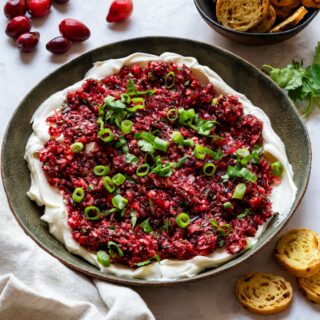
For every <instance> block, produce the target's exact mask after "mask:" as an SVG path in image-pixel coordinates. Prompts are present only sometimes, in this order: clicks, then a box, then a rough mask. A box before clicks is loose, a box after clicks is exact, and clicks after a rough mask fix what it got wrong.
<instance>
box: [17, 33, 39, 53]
mask: <svg viewBox="0 0 320 320" xmlns="http://www.w3.org/2000/svg"><path fill="white" fill-rule="evenodd" d="M39 38H40V33H39V32H27V33H24V34H22V35H21V36H20V37H19V38H18V39H17V45H18V48H19V49H20V50H21V51H23V52H30V51H32V50H33V49H34V48H35V47H36V46H37V44H38V42H39Z"/></svg>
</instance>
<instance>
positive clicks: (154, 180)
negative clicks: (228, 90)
mask: <svg viewBox="0 0 320 320" xmlns="http://www.w3.org/2000/svg"><path fill="white" fill-rule="evenodd" d="M215 96H216V93H215V89H214V87H213V85H212V84H207V85H205V86H203V85H201V84H200V82H199V81H198V80H197V79H196V78H195V77H194V75H193V74H192V73H191V71H190V69H189V68H188V67H186V66H185V65H184V66H182V67H178V65H177V64H174V63H164V62H158V61H154V62H150V63H149V64H148V66H147V67H145V68H142V67H140V66H139V65H134V66H132V67H128V66H125V67H123V68H122V69H121V70H120V71H119V73H117V74H113V75H110V76H107V77H105V78H104V79H102V80H101V81H97V80H93V79H89V80H86V81H85V82H84V84H83V85H82V87H81V88H80V89H78V90H76V91H73V92H69V93H68V95H67V98H66V101H65V104H64V105H63V106H62V107H61V109H59V110H57V111H56V112H55V113H54V114H53V115H51V116H50V117H48V118H47V123H48V124H49V126H50V128H49V133H50V136H51V139H50V141H48V142H47V143H46V144H45V146H44V148H43V149H42V150H41V152H40V153H39V158H40V161H41V162H42V167H43V170H44V172H45V174H46V177H47V179H48V181H49V183H50V185H51V186H53V187H56V188H58V189H59V190H60V192H61V194H62V195H63V197H64V201H65V203H66V208H67V213H68V223H69V226H70V227H71V229H72V235H73V238H74V239H75V240H76V241H77V242H78V243H79V244H80V245H81V246H82V247H84V248H86V249H88V250H90V251H98V250H104V251H105V253H108V254H109V255H110V257H111V260H112V261H113V262H120V263H123V264H126V265H128V266H130V267H134V266H141V265H145V264H148V263H149V262H151V260H152V259H157V260H158V259H159V258H160V259H166V258H167V259H179V260H186V259H190V258H192V257H194V256H197V255H204V256H205V255H208V254H210V253H212V252H214V251H215V249H216V248H219V247H224V248H225V249H226V251H227V252H229V253H232V254H234V253H238V252H240V251H241V250H243V249H245V248H246V246H247V237H252V236H254V235H255V233H256V231H257V228H258V226H259V225H261V224H263V223H264V222H265V221H266V219H267V218H269V217H271V215H272V208H271V202H270V200H269V199H268V196H269V195H270V193H271V190H272V184H274V183H275V182H276V180H277V177H275V176H274V175H273V174H272V171H271V166H270V164H269V163H268V162H267V160H266V158H265V156H264V155H263V153H262V152H261V145H262V142H263V141H262V129H263V123H262V122H261V121H260V120H259V119H257V118H256V117H255V116H253V115H244V113H243V106H242V104H241V103H240V102H239V101H238V98H237V97H235V96H219V97H215ZM112 97H113V98H112ZM108 101H109V103H108ZM124 120H130V121H131V122H130V121H129V125H128V123H127V130H123V129H124V127H123V121H124ZM124 132H126V133H124ZM127 132H128V133H127ZM173 132H175V133H174V134H173ZM179 133H180V134H179ZM103 140H104V141H103ZM106 141H107V142H106ZM75 143H76V144H77V145H78V147H79V146H80V148H78V150H76V149H75V148H71V146H73V147H74V144H75ZM259 146H260V147H259ZM81 147H83V149H82V148H81ZM72 150H73V151H72ZM97 166H102V167H98V169H99V168H100V169H101V168H102V169H103V168H104V169H105V170H102V171H105V172H104V173H103V172H102V173H101V172H97V170H96V169H97ZM141 166H142V167H141ZM94 169H95V170H94ZM109 169H110V170H109ZM100 171H101V170H100ZM118 173H121V175H120V177H121V178H122V179H120V180H121V181H116V180H117V179H112V177H114V176H115V175H116V174H118ZM97 174H98V175H97ZM102 175H105V176H104V177H103V176H102ZM106 175H107V176H108V177H106ZM116 177H119V175H117V176H116ZM124 178H125V181H124V182H123V180H124ZM113 180H114V181H113ZM114 182H117V184H119V185H116V184H115V183H114ZM121 183H122V184H121ZM75 190H78V191H79V190H80V196H81V197H80V198H79V199H75V195H74V191H75ZM77 196H78V197H79V194H78V195H77ZM75 200H76V201H75ZM119 202H120V203H119ZM92 206H93V207H92ZM88 207H90V208H89V209H88ZM86 208H87V209H86ZM85 210H88V211H86V212H85ZM182 213H184V214H182ZM106 256H107V255H106ZM107 258H108V259H109V257H108V256H107Z"/></svg>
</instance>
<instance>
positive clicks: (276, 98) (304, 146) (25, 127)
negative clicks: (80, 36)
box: [1, 37, 311, 286]
mask: <svg viewBox="0 0 320 320" xmlns="http://www.w3.org/2000/svg"><path fill="white" fill-rule="evenodd" d="M137 48H139V51H140V52H146V53H153V54H158V55H159V54H161V53H163V52H166V51H171V52H176V53H179V54H182V55H185V56H192V57H196V58H197V59H198V60H199V62H200V63H201V64H203V65H206V66H208V67H210V68H211V69H213V70H215V71H216V72H217V73H218V74H220V75H221V76H222V77H223V78H224V80H225V81H226V82H227V83H228V84H229V85H231V86H232V87H233V88H234V89H236V90H238V91H239V92H242V93H244V94H245V95H247V96H248V97H249V98H250V99H251V101H252V102H253V103H254V104H255V105H257V106H260V107H261V108H262V109H263V110H264V111H265V112H266V113H267V115H268V116H269V117H270V119H271V122H272V125H273V128H274V129H275V131H276V132H277V134H278V135H279V136H280V137H281V139H282V140H283V141H284V143H285V145H286V148H287V154H288V157H289V160H290V162H291V164H292V166H293V170H294V172H295V175H294V181H295V183H296V185H297V187H298V192H297V196H296V199H295V201H294V204H293V207H292V209H291V211H290V213H289V214H288V216H286V217H285V219H284V220H279V218H278V217H277V216H275V218H274V219H273V220H272V222H271V223H270V225H269V227H268V228H267V229H266V231H265V232H264V233H263V234H262V236H261V238H260V239H259V240H258V242H257V244H256V245H255V246H254V247H253V248H252V249H251V250H249V251H246V252H245V253H243V254H242V255H239V256H238V257H236V258H235V259H234V260H231V261H229V262H227V263H225V264H223V265H221V266H219V267H217V268H215V269H208V270H206V271H204V272H202V273H200V274H198V275H196V276H194V277H192V278H189V279H179V280H176V281H173V282H156V281H145V280H130V279H124V278H118V277H116V276H113V275H109V274H106V273H102V272H100V270H98V269H97V268H96V267H95V266H93V265H91V264H89V263H88V262H86V261H85V260H83V259H82V258H80V257H78V256H76V255H73V254H71V253H69V252H68V251H67V250H66V248H65V247H64V245H62V244H61V243H60V242H59V241H58V240H56V239H55V238H54V237H53V236H52V235H51V234H50V233H49V231H48V226H47V224H46V223H45V222H44V221H42V220H40V216H41V215H42V214H43V208H41V207H38V206H37V205H36V204H35V203H34V202H33V201H30V200H29V199H28V197H27V196H26V192H27V191H28V189H29V187H30V172H29V170H28V167H27V163H26V162H25V161H24V159H23V155H24V151H25V146H26V143H27V140H28V138H29V136H30V134H31V133H32V130H31V126H30V119H31V117H32V115H33V113H34V112H35V110H36V109H37V108H38V106H39V105H40V104H41V103H42V102H43V101H44V100H45V99H46V98H47V97H49V96H50V95H52V94H53V93H55V92H56V91H59V90H62V89H64V88H66V87H68V86H70V85H71V84H73V83H75V82H77V81H79V80H81V79H82V78H83V76H84V75H85V73H86V71H87V70H89V69H90V68H91V67H92V64H93V63H94V62H96V61H99V60H106V59H111V58H120V57H125V56H127V55H129V54H131V53H133V52H136V51H137ZM235 70H237V72H234V71H235ZM297 146H299V148H298V149H297ZM1 160H2V161H1V173H2V178H3V184H4V187H5V190H6V194H7V198H8V201H9V204H10V207H11V209H12V212H13V214H14V216H15V218H16V219H17V221H18V223H19V224H20V226H21V227H22V228H23V229H24V231H25V232H26V233H27V235H29V236H30V237H31V238H32V239H33V240H34V241H36V242H37V243H38V244H39V245H40V246H41V247H42V248H43V249H45V250H46V251H48V252H49V253H50V254H52V255H53V256H54V257H56V258H57V259H59V260H60V261H61V262H62V263H64V264H66V265H67V266H69V267H71V268H73V269H75V270H78V271H80V272H83V273H84V274H86V275H89V276H92V277H96V278H100V279H104V280H108V281H112V282H117V283H122V284H128V285H149V286H156V285H168V284H173V283H185V282H190V281H195V280H199V279H203V278H206V277H209V276H214V275H216V274H218V273H220V272H223V271H225V270H228V269H230V268H232V267H235V266H237V265H238V264H239V263H241V262H243V261H244V260H246V259H248V258H249V257H250V256H252V255H253V254H255V253H256V252H257V251H258V250H260V249H261V248H262V247H263V246H264V245H265V244H266V243H268V242H269V241H270V240H271V239H272V238H273V237H274V236H275V235H276V234H277V233H278V232H279V231H280V229H281V228H282V227H283V226H284V225H285V223H286V222H287V221H288V220H289V218H290V217H291V216H292V214H293V212H294V210H295V209H296V207H297V206H298V204H299V202H300V201H301V199H302V196H303V194H304V192H305V190H306V187H307V183H308V179H309V173H310V166H311V149H310V142H309V137H308V134H307V131H306V129H305V126H304V124H303V122H302V121H301V119H300V116H299V114H298V113H297V111H296V109H295V107H294V106H293V104H292V102H291V100H289V99H288V97H287V96H286V95H285V94H284V92H283V91H282V90H281V89H280V88H279V87H278V86H277V85H275V84H274V83H273V82H272V81H271V80H270V79H269V78H268V77H267V76H266V75H264V74H263V73H262V72H260V71H259V70H258V69H257V68H255V67H254V66H253V65H251V64H249V63H248V62H246V61H244V60H242V59H241V58H239V57H237V56H236V55H234V54H232V53H230V52H228V51H225V50H223V49H220V48H217V47H213V46H210V45H208V44H204V43H200V42H195V41H190V40H184V39H176V38H164V37H150V38H139V39H132V40H127V41H122V42H118V43H115V44H111V45H107V46H104V47H100V48H98V49H95V50H93V51H90V52H88V53H86V54H84V55H82V56H80V57H79V58H77V59H75V60H72V61H71V62H69V63H67V64H65V65H64V66H62V67H61V68H59V69H58V70H56V71H55V72H53V73H52V74H50V75H48V76H47V77H46V78H45V79H44V80H42V81H41V82H40V83H39V84H38V85H37V86H36V87H35V88H34V89H33V90H32V91H30V93H29V94H28V95H27V96H26V97H25V98H24V100H23V101H22V102H21V104H20V105H19V106H18V108H17V110H16V112H15V114H14V115H13V117H12V119H11V121H10V123H9V125H8V128H7V131H6V134H5V137H4V140H3V145H2V153H1Z"/></svg>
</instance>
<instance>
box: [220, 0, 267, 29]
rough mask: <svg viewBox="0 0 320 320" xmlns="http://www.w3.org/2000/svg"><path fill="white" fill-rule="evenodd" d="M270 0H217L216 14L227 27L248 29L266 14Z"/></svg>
mask: <svg viewBox="0 0 320 320" xmlns="http://www.w3.org/2000/svg"><path fill="white" fill-rule="evenodd" d="M268 5H269V0H250V1H248V0H237V1H234V0H217V5H216V15H217V19H218V21H219V22H220V23H221V24H222V25H223V26H225V27H228V28H231V29H234V30H238V31H247V30H249V29H251V28H253V27H255V26H256V25H258V24H259V23H260V22H261V21H262V20H263V19H264V17H265V16H266V14H267V10H268Z"/></svg>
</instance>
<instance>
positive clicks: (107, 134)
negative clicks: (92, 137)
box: [98, 128, 114, 142]
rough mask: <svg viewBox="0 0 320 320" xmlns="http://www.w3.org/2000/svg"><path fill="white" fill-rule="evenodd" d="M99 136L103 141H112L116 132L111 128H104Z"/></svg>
mask: <svg viewBox="0 0 320 320" xmlns="http://www.w3.org/2000/svg"><path fill="white" fill-rule="evenodd" d="M98 137H99V138H100V139H101V140H102V141H103V142H110V141H112V140H113V139H114V134H113V132H112V131H111V129H109V128H105V129H102V130H100V131H99V132H98Z"/></svg>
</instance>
